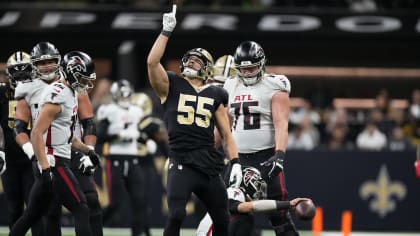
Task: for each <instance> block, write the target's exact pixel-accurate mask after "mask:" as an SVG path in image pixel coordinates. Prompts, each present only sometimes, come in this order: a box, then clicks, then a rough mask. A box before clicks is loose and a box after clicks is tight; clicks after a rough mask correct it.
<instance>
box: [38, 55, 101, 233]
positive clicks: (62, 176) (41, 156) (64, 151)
mask: <svg viewBox="0 0 420 236" xmlns="http://www.w3.org/2000/svg"><path fill="white" fill-rule="evenodd" d="M92 63H93V62H92V59H91V58H90V57H89V56H88V55H87V54H85V53H83V52H78V51H75V52H70V53H68V54H66V55H65V56H64V60H63V64H62V66H63V71H64V74H65V76H64V78H65V79H60V80H58V81H56V82H54V83H52V84H50V85H49V86H47V87H46V88H45V89H44V91H43V92H42V95H41V100H40V103H39V108H40V111H39V115H38V118H37V119H36V122H35V124H34V127H33V129H32V132H31V142H32V143H33V148H34V152H35V156H36V158H37V160H38V165H39V170H40V174H41V181H40V182H41V188H42V189H43V190H44V191H45V192H47V193H48V192H53V193H54V194H56V195H57V196H58V199H59V201H60V203H62V204H63V205H64V206H65V207H66V208H67V209H68V210H69V211H70V212H71V213H72V214H73V216H74V220H75V222H74V225H75V231H76V235H78V236H79V235H80V236H85V235H86V236H88V235H92V234H91V229H90V224H89V208H88V205H87V200H86V196H85V195H84V193H83V191H82V189H81V187H80V184H79V182H78V181H77V179H76V178H75V176H74V174H73V172H72V170H71V169H70V168H71V167H70V166H71V149H75V150H77V151H79V152H81V153H84V154H85V155H87V156H88V157H89V159H90V161H91V163H93V164H94V165H98V164H99V155H98V154H97V153H96V152H95V151H94V150H92V148H90V147H89V146H87V145H85V144H84V143H82V142H81V141H80V140H79V139H78V138H76V137H74V136H73V132H74V127H75V122H76V120H77V119H76V116H77V110H78V109H77V100H78V99H77V94H78V93H85V92H86V90H87V89H88V87H89V85H90V84H92V82H91V81H92V80H94V79H95V78H96V77H95V76H94V71H92V70H90V69H92V68H94V67H93V66H92V65H91V64H92ZM53 178H54V182H53Z"/></svg>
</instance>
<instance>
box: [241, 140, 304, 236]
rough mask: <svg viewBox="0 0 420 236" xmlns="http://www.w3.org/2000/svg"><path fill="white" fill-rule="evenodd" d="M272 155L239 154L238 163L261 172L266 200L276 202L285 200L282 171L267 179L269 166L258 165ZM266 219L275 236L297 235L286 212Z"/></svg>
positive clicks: (270, 151)
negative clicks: (265, 183) (265, 187)
mask: <svg viewBox="0 0 420 236" xmlns="http://www.w3.org/2000/svg"><path fill="white" fill-rule="evenodd" d="M273 155H274V149H273V148H270V149H266V150H263V151H259V152H255V153H246V154H245V153H239V161H240V163H241V165H242V166H252V167H255V168H257V169H258V170H259V171H260V172H261V176H262V177H263V178H264V180H265V181H266V182H267V199H273V200H278V201H286V200H287V191H286V184H285V178H284V171H282V172H280V174H279V175H278V176H277V177H274V178H271V179H269V178H267V176H268V172H269V170H270V169H271V166H261V164H260V163H262V162H264V161H266V160H267V159H269V158H270V157H271V156H273ZM268 218H269V220H270V222H271V225H272V226H273V228H274V230H275V232H276V236H280V235H281V236H296V235H299V234H298V233H297V231H296V228H295V225H294V223H293V221H292V218H291V216H290V212H289V211H288V210H281V211H276V212H272V213H269V214H268Z"/></svg>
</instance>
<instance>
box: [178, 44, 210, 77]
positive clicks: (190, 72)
mask: <svg viewBox="0 0 420 236" xmlns="http://www.w3.org/2000/svg"><path fill="white" fill-rule="evenodd" d="M191 56H196V57H198V58H199V59H200V60H202V61H203V63H204V65H203V66H202V67H201V69H200V70H198V71H196V70H194V69H192V68H189V67H188V66H187V62H188V59H189V58H190V57H191ZM213 64H214V60H213V57H212V55H211V54H210V53H209V52H208V51H207V50H206V49H204V48H194V49H191V50H189V51H188V52H186V53H185V54H184V56H183V57H182V59H181V67H180V68H181V73H182V75H183V76H185V77H187V78H200V79H202V80H204V81H206V80H207V79H208V78H209V77H211V76H212V73H213V70H212V66H213Z"/></svg>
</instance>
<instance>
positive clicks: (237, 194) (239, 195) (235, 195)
mask: <svg viewBox="0 0 420 236" xmlns="http://www.w3.org/2000/svg"><path fill="white" fill-rule="evenodd" d="M227 194H228V199H232V200H236V201H240V202H245V195H244V193H243V192H242V191H241V190H240V189H238V188H228V189H227Z"/></svg>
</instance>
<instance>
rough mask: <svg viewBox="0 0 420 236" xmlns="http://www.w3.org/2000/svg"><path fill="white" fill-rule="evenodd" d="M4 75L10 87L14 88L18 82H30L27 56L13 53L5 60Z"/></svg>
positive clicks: (29, 64)
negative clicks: (7, 78)
mask: <svg viewBox="0 0 420 236" xmlns="http://www.w3.org/2000/svg"><path fill="white" fill-rule="evenodd" d="M6 74H7V76H8V77H9V81H10V84H11V86H12V87H15V86H16V83H17V82H18V81H30V80H31V79H32V65H31V57H30V56H29V54H28V53H26V52H22V51H17V52H15V53H13V54H12V55H11V56H10V57H9V59H8V60H7V64H6Z"/></svg>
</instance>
